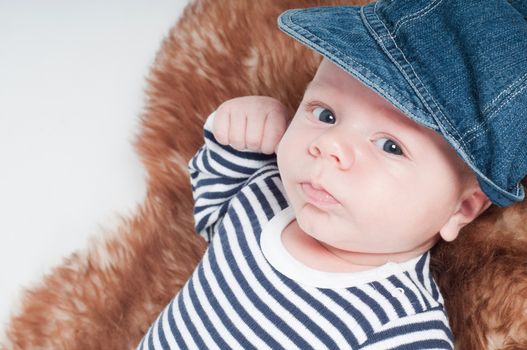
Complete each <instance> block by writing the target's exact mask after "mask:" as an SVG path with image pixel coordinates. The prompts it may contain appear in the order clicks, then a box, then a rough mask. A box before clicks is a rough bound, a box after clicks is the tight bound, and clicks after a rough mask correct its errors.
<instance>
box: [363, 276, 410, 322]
mask: <svg viewBox="0 0 527 350" xmlns="http://www.w3.org/2000/svg"><path fill="white" fill-rule="evenodd" d="M370 284H371V285H372V286H373V287H374V288H375V289H376V290H377V292H379V293H380V294H381V295H382V296H383V297H384V298H385V299H386V300H387V301H388V302H389V303H390V305H392V306H393V308H394V309H395V312H396V313H397V316H399V317H404V316H406V315H407V314H406V312H405V311H404V308H403V306H402V305H401V302H399V300H397V298H395V297H394V296H393V295H392V293H390V292H389V291H388V290H387V289H386V288H384V286H383V285H382V284H381V283H379V282H377V281H374V282H371V283H370Z"/></svg>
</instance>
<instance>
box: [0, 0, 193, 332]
mask: <svg viewBox="0 0 527 350" xmlns="http://www.w3.org/2000/svg"><path fill="white" fill-rule="evenodd" d="M186 3H187V0H156V1H147V0H114V1H100V0H99V1H97V0H96V1H85V0H61V1H59V0H48V1H41V0H16V1H12V0H0V337H1V334H2V333H3V332H2V331H3V330H4V328H5V323H6V322H7V320H8V315H9V314H10V313H11V312H13V311H14V310H16V308H17V307H18V304H19V301H18V300H19V297H20V294H21V291H22V290H23V288H28V287H31V286H32V285H34V284H35V283H37V282H38V281H39V280H41V278H42V276H43V275H44V274H45V273H49V272H50V271H51V268H52V267H53V266H56V265H58V264H60V263H61V261H62V259H63V258H64V257H66V256H67V255H69V254H70V253H71V252H73V251H76V250H82V249H84V248H85V247H86V245H87V242H88V239H89V237H93V236H100V235H101V234H102V232H103V230H112V227H114V226H115V222H116V218H117V217H118V216H119V215H131V214H133V212H134V210H135V208H136V206H137V204H138V203H140V202H142V200H143V196H144V193H145V171H144V169H143V167H142V164H141V163H140V161H139V158H138V157H137V155H136V154H135V151H134V149H133V147H132V143H133V141H134V138H135V136H136V135H137V133H138V127H139V115H140V113H141V110H142V108H143V107H144V101H145V97H144V93H143V90H144V88H145V86H146V80H145V77H146V75H147V73H148V71H149V67H150V65H151V64H152V62H153V59H154V57H155V54H156V52H157V50H158V48H159V47H160V44H161V40H162V39H163V37H164V36H165V35H167V34H168V30H169V29H170V27H171V26H172V25H173V24H174V23H175V21H176V20H177V18H178V16H179V14H180V13H181V10H182V8H183V7H184V5H185V4H186Z"/></svg>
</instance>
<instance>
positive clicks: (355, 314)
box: [320, 289, 373, 334]
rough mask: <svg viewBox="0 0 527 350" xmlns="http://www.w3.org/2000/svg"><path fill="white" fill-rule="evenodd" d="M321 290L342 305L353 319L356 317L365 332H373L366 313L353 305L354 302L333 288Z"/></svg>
mask: <svg viewBox="0 0 527 350" xmlns="http://www.w3.org/2000/svg"><path fill="white" fill-rule="evenodd" d="M320 291H321V292H322V293H324V294H326V295H327V296H328V297H330V298H331V299H332V300H333V301H334V302H335V303H337V304H338V305H340V306H341V307H342V308H343V309H344V310H345V311H346V312H347V313H348V314H349V315H350V316H351V317H352V318H353V319H355V321H357V323H358V324H359V326H360V327H361V328H362V330H363V331H364V333H366V334H370V333H373V327H372V325H371V324H370V322H369V321H368V319H366V317H364V315H363V314H362V313H361V312H360V311H359V310H358V309H357V308H356V307H355V306H353V304H352V303H350V302H349V301H347V300H346V299H344V298H343V297H342V296H340V295H339V294H337V293H336V292H334V291H333V290H331V289H320Z"/></svg>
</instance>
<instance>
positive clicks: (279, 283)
mask: <svg viewBox="0 0 527 350" xmlns="http://www.w3.org/2000/svg"><path fill="white" fill-rule="evenodd" d="M468 3H470V4H468ZM465 5H466V6H469V5H470V6H469V7H470V9H471V11H465V10H466V8H467V7H464V6H465ZM490 14H492V16H489V15H490ZM484 18H489V20H488V21H485V20H483V19H484ZM521 21H523V24H522V22H521ZM489 23H491V24H489ZM279 24H280V26H281V29H283V30H284V31H286V32H287V33H289V34H290V35H292V36H293V37H295V38H296V39H298V40H299V41H301V42H302V43H304V44H306V45H308V46H309V47H311V48H313V49H314V50H316V51H317V52H319V53H321V54H322V55H323V56H324V57H325V58H324V59H323V60H322V62H321V64H320V66H319V67H318V70H317V72H316V74H315V76H314V78H313V80H312V81H311V82H310V84H309V85H308V87H307V89H306V91H305V94H304V97H303V100H302V102H301V103H300V106H299V108H298V110H297V111H296V113H295V115H294V117H293V119H292V120H291V121H290V112H289V111H288V109H287V108H286V107H285V106H284V105H283V104H282V103H280V102H279V101H277V100H275V99H272V98H270V97H262V96H249V97H241V98H237V99H233V100H230V101H227V102H225V103H224V104H222V105H221V106H220V107H219V108H218V110H217V111H216V112H215V113H213V114H212V115H211V116H210V117H209V118H208V119H207V121H206V123H205V145H204V146H203V147H202V148H201V149H200V150H199V151H198V153H197V154H196V156H195V157H194V158H193V159H192V160H191V161H190V163H189V166H190V175H191V181H192V189H193V194H194V199H195V221H196V230H197V231H198V232H199V233H200V234H201V235H202V236H203V237H204V238H205V239H206V240H207V241H208V242H209V248H208V249H207V252H206V253H205V256H204V257H203V260H202V261H201V263H200V264H199V266H198V267H197V268H196V270H195V272H194V274H193V276H192V277H191V279H190V280H189V281H188V282H187V284H186V285H185V286H184V288H183V289H182V290H181V291H180V292H179V294H178V295H177V296H176V297H175V299H174V300H173V301H172V302H171V303H170V304H169V305H168V306H167V308H166V309H165V310H164V311H163V312H162V313H161V315H160V316H159V317H158V319H157V320H156V322H155V323H154V324H153V326H152V327H151V329H150V330H149V332H148V333H147V335H146V336H145V337H144V339H143V341H142V342H141V344H140V346H139V347H140V348H141V349H147V348H163V349H167V348H183V349H185V348H190V349H208V348H220V349H227V348H236V349H264V348H270V349H280V348H284V349H311V348H313V349H327V348H331V349H346V348H347V349H452V348H453V338H452V334H451V331H450V328H449V325H448V317H447V314H446V310H445V308H444V305H443V300H442V297H441V294H440V292H439V289H438V287H437V285H436V284H435V282H434V281H433V279H432V277H431V275H430V271H429V260H430V253H429V250H430V248H432V247H433V246H434V244H435V243H436V242H437V241H438V240H439V239H444V240H447V241H452V240H454V239H455V238H456V237H457V236H458V234H459V232H460V229H461V228H462V227H464V226H465V225H467V224H468V223H470V222H471V221H473V220H474V219H475V218H476V217H477V216H478V215H480V214H481V213H482V212H483V211H484V210H485V209H486V208H488V207H489V205H490V204H491V202H493V203H495V204H497V205H502V206H503V205H509V204H511V203H513V202H515V201H520V200H522V199H523V197H524V191H523V187H522V186H521V184H520V183H519V182H520V180H521V179H522V178H523V177H524V176H525V175H526V174H527V164H526V159H527V157H526V155H525V145H526V142H527V140H526V136H525V135H527V121H526V120H525V119H526V118H525V117H524V113H525V107H526V106H527V93H525V90H526V89H525V87H526V86H527V78H526V77H527V72H525V68H524V67H525V65H524V63H522V62H525V61H522V59H525V57H526V53H527V43H526V39H525V37H526V36H525V31H526V30H525V20H524V19H523V17H522V16H521V15H519V13H518V12H516V10H515V9H514V8H513V7H512V6H510V5H509V4H508V3H507V2H506V1H488V0H485V1H467V0H463V1H461V0H459V1H456V0H451V1H448V2H447V1H443V2H442V1H424V0H423V1H419V0H416V1H406V0H405V1H402V0H399V1H397V0H391V1H388V0H385V1H384V0H381V1H379V2H377V3H373V4H369V5H366V6H363V7H331V8H315V9H306V10H292V11H288V12H286V13H284V14H282V15H281V17H280V19H279ZM381 24H382V25H381ZM491 25H499V26H500V27H499V28H500V29H501V32H499V33H501V34H499V35H498V34H496V31H495V30H494V29H493V28H490V27H491ZM445 26H446V27H445ZM518 28H520V29H518ZM521 30H523V32H521ZM471 31H474V33H476V34H477V35H476V34H474V33H472V32H471ZM489 33H492V35H488V34H489ZM472 34H474V35H475V36H473V35H472ZM485 34H487V35H485ZM520 34H521V35H520ZM500 35H503V37H507V38H508V39H509V40H510V38H511V36H512V37H513V38H515V37H514V35H517V37H516V39H517V41H512V42H515V43H517V45H516V46H514V49H510V50H509V51H507V52H499V50H497V47H500V48H501V50H502V51H503V50H506V49H505V48H504V47H502V46H500V45H501V37H500ZM452 37H456V40H458V41H456V42H455V43H454V42H453V41H452V40H451V38H452ZM476 37H477V38H479V39H480V40H481V42H483V43H485V47H483V46H481V45H475V44H474V43H473V42H470V40H474V39H475V38H476ZM447 39H448V40H447ZM449 40H450V41H449ZM473 44H474V45H473ZM405 45H406V46H405ZM457 48H461V49H460V52H461V53H460V52H459V51H456V49H457ZM447 49H448V50H447ZM514 50H518V51H517V52H516V51H514ZM524 50H525V51H524ZM415 52H419V53H420V55H412V53H415ZM492 55H502V56H500V57H502V58H504V57H507V58H510V59H509V61H508V62H507V64H506V65H498V64H492V63H491V62H493V61H492V58H493V56H492ZM518 55H519V56H520V57H521V59H520V58H518V57H519V56H518ZM463 57H470V60H468V61H469V62H468V63H467V62H462V61H458V59H461V58H463ZM409 59H413V60H414V61H408V60H409ZM442 59H447V60H450V62H447V63H448V64H447V63H445V62H442ZM488 59H490V61H488ZM501 63H502V64H503V62H501ZM480 64H484V65H485V67H484V68H485V69H483V68H482V67H481V66H479V65H480ZM435 65H438V67H440V68H441V69H442V70H441V73H442V74H440V75H436V74H435V73H436V71H434V70H432V69H431V68H433V67H434V66H435ZM505 66H506V67H507V69H506V70H503V69H502V70H501V71H499V72H497V71H496V70H493V69H494V68H496V67H505ZM424 68H428V69H430V70H426V69H424ZM468 68H470V69H468ZM515 69H516V70H515ZM519 70H523V71H519ZM474 72H475V73H478V74H475V75H471V74H472V73H474ZM495 74H498V75H499V79H496V78H495ZM432 78H433V79H432ZM479 79H481V80H479ZM481 82H486V83H490V82H492V84H484V83H481ZM475 91H476V92H477V93H476V92H475ZM518 148H519V150H518ZM511 150H515V153H510V151H511ZM275 152H276V156H275V154H274V153H275Z"/></svg>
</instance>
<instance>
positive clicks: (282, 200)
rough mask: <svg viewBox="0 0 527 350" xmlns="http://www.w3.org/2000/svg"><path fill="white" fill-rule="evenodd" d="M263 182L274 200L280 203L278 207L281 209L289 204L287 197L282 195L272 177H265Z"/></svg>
mask: <svg viewBox="0 0 527 350" xmlns="http://www.w3.org/2000/svg"><path fill="white" fill-rule="evenodd" d="M265 183H266V184H267V186H268V187H269V189H270V190H271V193H272V194H273V196H274V197H275V198H276V200H277V201H278V203H279V204H280V208H281V209H285V208H287V207H288V206H289V204H288V202H287V199H286V198H285V197H284V195H283V193H282V191H281V190H280V189H279V188H278V186H276V183H275V182H274V181H273V179H272V178H271V177H269V178H267V179H265Z"/></svg>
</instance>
